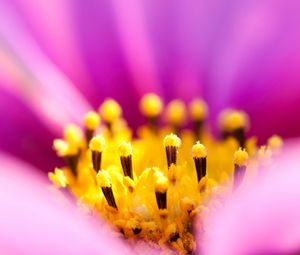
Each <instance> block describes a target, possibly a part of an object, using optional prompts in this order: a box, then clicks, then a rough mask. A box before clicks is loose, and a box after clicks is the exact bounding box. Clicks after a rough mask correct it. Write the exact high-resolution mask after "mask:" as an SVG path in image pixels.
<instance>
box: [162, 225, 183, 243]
mask: <svg viewBox="0 0 300 255" xmlns="http://www.w3.org/2000/svg"><path fill="white" fill-rule="evenodd" d="M165 233H166V236H167V237H168V241H169V242H171V243H173V242H176V241H177V240H178V239H179V238H180V235H179V233H178V230H177V227H176V224H175V223H172V224H170V225H168V227H167V229H166V232H165Z"/></svg>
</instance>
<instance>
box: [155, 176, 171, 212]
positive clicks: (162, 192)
mask: <svg viewBox="0 0 300 255" xmlns="http://www.w3.org/2000/svg"><path fill="white" fill-rule="evenodd" d="M168 185H169V182H168V179H167V178H166V177H165V176H163V175H161V176H159V177H158V178H157V180H156V183H155V196H156V203H157V206H158V209H159V210H164V209H167V190H168Z"/></svg>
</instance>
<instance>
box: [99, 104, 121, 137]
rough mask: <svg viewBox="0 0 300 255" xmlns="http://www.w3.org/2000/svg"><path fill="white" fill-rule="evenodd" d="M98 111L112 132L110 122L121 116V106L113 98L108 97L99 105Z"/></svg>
mask: <svg viewBox="0 0 300 255" xmlns="http://www.w3.org/2000/svg"><path fill="white" fill-rule="evenodd" d="M99 112H100V115H101V117H102V119H103V120H104V122H105V123H106V125H107V128H108V130H109V131H110V132H112V124H113V123H114V122H115V121H116V120H117V119H119V118H120V117H121V115H122V108H121V107H120V105H119V104H118V103H117V102H116V101H115V100H113V99H111V98H109V99H106V100H105V101H104V102H103V104H102V105H101V106H100V108H99Z"/></svg>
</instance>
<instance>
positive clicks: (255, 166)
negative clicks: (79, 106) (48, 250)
mask: <svg viewBox="0 0 300 255" xmlns="http://www.w3.org/2000/svg"><path fill="white" fill-rule="evenodd" d="M140 110H141V111H142V113H143V114H144V116H145V117H146V118H147V120H148V122H149V123H148V126H146V127H144V126H143V127H141V128H140V129H138V132H137V133H138V138H135V137H134V136H133V135H132V134H133V133H134V130H132V129H131V128H130V127H129V126H128V125H127V122H126V120H125V119H123V118H122V116H121V115H122V109H121V107H120V106H119V104H118V103H117V102H116V101H114V100H113V99H107V100H105V102H104V103H103V104H102V105H101V106H100V108H99V114H98V113H97V112H93V111H91V112H88V113H87V114H86V115H85V116H84V120H83V124H84V126H83V129H82V128H79V127H78V126H76V125H74V124H71V125H67V126H66V128H65V129H64V137H63V139H57V140H55V141H54V143H53V147H54V149H55V150H56V152H57V155H58V156H60V157H62V158H64V159H65V160H66V162H67V165H66V166H65V167H63V168H62V169H58V168H56V169H55V171H54V172H53V173H50V174H49V179H50V180H51V181H52V183H53V184H54V185H55V186H57V188H59V189H61V190H62V191H66V190H67V191H68V192H70V193H71V194H72V195H74V197H76V198H77V199H78V201H79V203H80V205H81V204H86V205H87V206H86V207H85V208H86V209H88V210H92V211H93V212H95V213H99V214H101V215H102V216H103V217H104V218H105V219H106V220H108V221H109V222H110V223H111V224H113V225H114V226H115V227H116V228H118V229H119V231H120V232H121V233H123V235H124V237H125V238H127V239H130V243H132V242H133V243H139V242H144V241H145V242H148V241H149V242H151V243H152V242H154V243H155V244H157V245H159V246H162V249H171V251H170V252H171V253H173V251H175V250H176V251H178V252H179V253H180V254H191V253H193V252H196V253H197V250H195V243H196V242H195V240H194V238H193V234H194V233H193V223H194V219H195V216H196V215H198V214H199V215H200V217H199V219H200V221H202V219H203V218H206V217H208V216H209V214H211V213H212V211H214V210H215V209H216V208H218V207H219V206H221V205H222V204H223V198H224V196H223V195H224V192H225V195H226V194H227V191H228V187H227V185H226V184H227V181H228V178H229V177H230V176H231V173H232V168H234V174H233V190H235V189H236V188H238V187H239V186H240V185H241V183H242V182H244V183H247V182H248V181H251V179H250V178H245V172H246V171H247V161H248V153H247V152H246V150H245V149H244V147H245V144H246V146H247V151H248V152H249V157H251V161H250V162H251V165H250V166H251V167H249V170H251V175H252V174H256V173H257V174H260V172H259V169H263V168H261V167H260V166H261V165H262V164H269V163H270V162H272V158H273V156H274V155H275V156H276V155H277V154H276V153H277V152H279V151H280V148H281V147H282V139H281V138H280V137H278V136H273V137H271V138H270V139H269V140H268V143H267V146H264V147H261V148H260V149H259V148H258V147H257V143H256V138H255V137H253V138H251V139H248V140H246V138H245V132H246V130H247V128H248V125H249V124H248V116H247V115H246V114H245V113H244V112H242V111H237V110H233V109H229V110H226V111H224V112H223V114H222V115H221V130H222V131H223V137H224V138H227V137H228V136H230V137H233V139H228V141H226V142H224V141H220V140H219V139H215V138H214V137H213V134H212V133H211V132H210V130H209V129H204V124H205V121H206V120H207V117H208V108H207V105H206V103H205V102H204V101H203V100H201V99H195V100H194V101H192V102H191V103H190V104H189V116H190V117H191V120H192V122H193V124H194V127H195V130H194V132H195V133H194V134H191V132H190V131H185V130H184V132H181V136H180V138H179V136H177V135H176V134H175V133H178V132H180V131H181V130H180V129H181V128H182V126H183V124H184V123H185V120H186V116H187V114H186V107H185V104H184V102H183V101H181V100H172V101H171V102H170V103H169V104H168V105H167V107H166V112H165V114H166V115H164V117H166V122H167V123H168V125H169V127H168V129H169V128H172V129H173V130H172V131H173V132H174V134H173V133H170V134H168V135H166V130H167V129H165V128H162V129H161V128H160V126H159V125H158V123H157V122H158V118H159V117H160V115H161V113H162V111H163V102H162V100H161V98H160V97H158V96H157V95H155V94H147V95H146V96H144V97H143V98H142V100H141V102H140ZM100 115H101V119H103V122H104V123H105V124H106V125H107V128H106V127H104V129H103V130H102V129H100V128H99V130H98V128H97V127H98V126H99V122H100V117H99V116H100ZM102 131H103V133H101V134H100V135H97V133H98V132H102ZM165 135H166V136H165ZM162 137H164V140H163V146H164V147H162V144H161V138H162ZM195 138H196V139H195ZM200 138H201V139H200ZM181 139H182V140H181ZM199 140H200V141H205V142H204V144H205V146H204V145H203V144H201V143H200V142H199ZM122 141H127V142H122ZM196 141H197V142H196ZM181 143H182V144H183V146H182V148H180V146H181ZM193 143H194V144H193ZM238 143H239V144H240V146H241V148H240V149H239V150H238V151H236V150H237V148H238V147H237V144H238ZM106 144H107V149H106ZM87 145H88V146H87ZM192 145H193V146H192ZM87 147H88V148H87ZM191 147H192V155H191ZM179 148H180V160H178V155H177V154H178V152H179ZM133 150H134V152H135V154H134V162H133ZM162 150H165V153H166V156H165V157H166V161H167V164H166V165H167V166H168V169H166V168H167V167H166V166H165V167H164V166H163V165H164V160H165V157H164V155H163V154H162ZM208 151H209V158H207V156H208ZM234 152H235V153H234ZM103 153H104V154H103ZM233 154H234V162H232V159H231V157H232V156H233ZM117 155H118V156H119V157H120V162H121V164H120V163H119V164H120V165H118V156H117ZM103 156H104V157H105V158H103ZM192 158H193V159H192ZM103 160H105V162H104V161H103ZM191 160H193V161H194V166H193V163H192V161H191ZM133 163H134V166H133ZM104 164H105V166H104ZM155 165H158V166H160V167H163V169H162V170H160V169H159V168H158V167H153V166H155ZM103 166H104V167H105V168H106V167H107V168H106V169H108V170H107V171H106V170H101V169H103ZM121 167H122V170H121ZM91 168H93V170H92V169H91ZM133 168H134V169H133ZM250 168H251V169H250ZM91 170H92V171H91ZM252 170H253V171H252ZM94 171H95V172H96V173H97V175H96V174H95V172H94ZM120 171H121V172H120ZM122 171H123V173H122ZM72 173H73V174H72ZM196 174H197V177H196ZM246 174H247V173H246ZM249 174H250V171H249ZM72 175H74V177H75V178H74V177H73V176H72ZM95 175H96V178H95ZM247 177H248V176H247ZM249 177H250V175H249ZM251 177H253V176H251ZM196 178H197V181H196ZM100 189H101V191H100ZM204 191H205V192H204ZM154 196H155V198H154ZM197 218H198V217H197ZM200 224H201V228H200V231H201V233H199V235H201V234H202V231H203V232H204V231H209V230H207V226H206V224H202V222H200ZM141 239H142V240H141ZM150 245H151V246H152V244H150ZM166 253H168V251H166Z"/></svg>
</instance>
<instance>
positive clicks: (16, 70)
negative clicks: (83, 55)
mask: <svg viewBox="0 0 300 255" xmlns="http://www.w3.org/2000/svg"><path fill="white" fill-rule="evenodd" d="M0 7H1V8H0V35H1V36H2V37H3V38H5V41H2V43H3V44H4V46H5V48H4V47H1V48H0V66H1V68H0V69H1V73H0V75H2V76H4V77H6V78H7V79H6V80H8V82H7V83H3V82H2V83H1V84H0V86H4V87H5V88H7V89H8V90H9V91H12V92H14V93H16V94H17V95H19V96H20V97H21V98H23V99H24V100H25V101H26V103H27V104H28V105H29V106H30V107H31V108H32V110H33V111H34V112H35V113H36V114H37V115H38V116H39V118H41V119H42V120H44V121H45V122H46V123H47V124H48V125H49V127H50V128H56V127H61V126H62V125H63V124H65V123H67V122H70V121H77V122H79V121H80V120H81V118H82V116H83V114H84V113H85V112H86V111H88V110H89V109H90V108H91V107H90V105H89V103H88V102H87V101H86V100H85V98H84V96H83V95H82V94H80V92H79V91H78V90H77V89H76V88H75V87H74V85H73V84H72V83H71V82H70V80H69V79H68V78H67V77H66V76H65V75H64V74H63V73H62V72H61V71H60V70H59V69H58V68H57V67H56V66H55V65H53V63H52V62H51V61H50V60H49V59H48V58H47V56H46V55H45V54H44V53H43V52H42V50H41V49H40V47H39V46H38V44H37V43H36V42H35V40H34V39H33V38H32V36H31V35H30V34H29V33H27V31H26V29H25V28H24V26H23V25H22V20H19V18H18V16H17V15H16V14H15V13H14V12H13V11H12V10H11V9H10V8H9V7H8V6H7V5H5V3H1V6H0ZM12 28H14V29H12ZM7 63H9V65H8V64H7Z"/></svg>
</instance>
